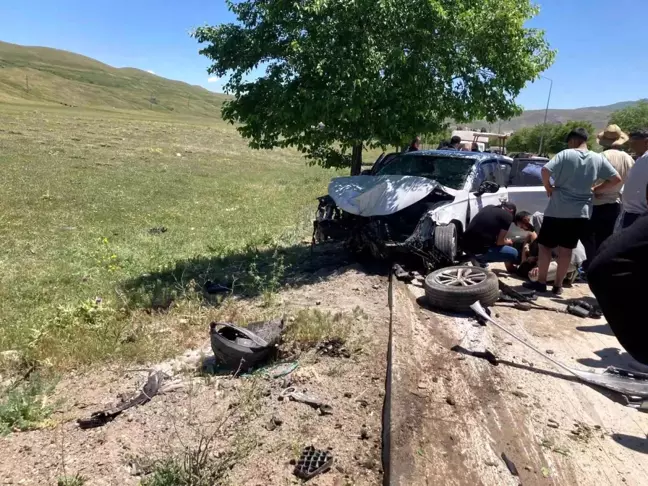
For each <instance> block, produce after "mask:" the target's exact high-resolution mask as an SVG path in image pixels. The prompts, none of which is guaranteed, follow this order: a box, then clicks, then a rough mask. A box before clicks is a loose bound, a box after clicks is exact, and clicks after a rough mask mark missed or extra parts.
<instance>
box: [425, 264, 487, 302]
mask: <svg viewBox="0 0 648 486" xmlns="http://www.w3.org/2000/svg"><path fill="white" fill-rule="evenodd" d="M424 287H425V297H426V298H427V301H428V303H429V304H430V306H432V307H436V308H439V309H444V310H450V311H456V312H466V311H470V306H471V305H472V304H474V303H475V302H476V301H479V302H481V304H482V305H483V306H485V307H486V306H490V305H493V304H494V303H495V302H497V300H498V299H499V283H498V280H497V275H495V274H494V273H493V272H490V271H488V270H486V269H484V268H480V267H472V266H467V265H462V266H456V267H446V268H441V269H439V270H436V271H434V272H432V273H431V274H429V275H428V276H427V277H426V278H425V284H424Z"/></svg>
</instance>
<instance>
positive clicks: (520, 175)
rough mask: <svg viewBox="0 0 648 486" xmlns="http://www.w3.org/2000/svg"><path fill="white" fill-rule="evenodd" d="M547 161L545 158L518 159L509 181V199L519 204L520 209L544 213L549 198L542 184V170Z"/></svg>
mask: <svg viewBox="0 0 648 486" xmlns="http://www.w3.org/2000/svg"><path fill="white" fill-rule="evenodd" d="M546 163H547V161H546V160H544V159H540V160H534V159H526V160H519V161H518V160H516V161H515V163H514V165H513V173H512V174H511V178H510V181H509V188H508V192H509V200H510V201H511V202H512V203H514V204H515V205H516V206H517V209H518V211H529V212H530V213H535V212H536V211H540V212H541V213H544V210H545V208H546V207H547V204H548V203H549V198H548V197H547V192H546V191H545V188H544V186H543V185H542V177H541V176H540V171H541V169H542V167H543V166H544V164H546Z"/></svg>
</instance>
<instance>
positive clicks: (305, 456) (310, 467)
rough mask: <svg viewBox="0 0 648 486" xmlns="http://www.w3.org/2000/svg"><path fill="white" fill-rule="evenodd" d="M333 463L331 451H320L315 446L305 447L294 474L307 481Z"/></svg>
mask: <svg viewBox="0 0 648 486" xmlns="http://www.w3.org/2000/svg"><path fill="white" fill-rule="evenodd" d="M332 465H333V454H331V452H330V451H320V450H318V449H315V447H313V446H308V447H305V448H304V450H303V451H302V453H301V456H299V460H298V461H297V465H296V466H295V470H294V474H295V476H297V477H298V478H301V479H303V480H305V481H307V480H309V479H311V478H314V477H315V476H317V475H318V474H322V473H325V472H326V471H328V470H329V469H331V466H332Z"/></svg>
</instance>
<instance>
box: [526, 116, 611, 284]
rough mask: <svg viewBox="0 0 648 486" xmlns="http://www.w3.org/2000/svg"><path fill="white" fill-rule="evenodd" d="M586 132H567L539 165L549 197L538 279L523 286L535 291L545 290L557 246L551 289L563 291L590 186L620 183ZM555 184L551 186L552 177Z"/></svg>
mask: <svg viewBox="0 0 648 486" xmlns="http://www.w3.org/2000/svg"><path fill="white" fill-rule="evenodd" d="M588 138H589V136H588V134H587V131H586V130H584V129H583V128H576V129H574V130H572V131H571V132H569V134H568V135H567V146H568V147H569V148H568V149H567V150H563V151H562V152H560V153H559V154H558V155H556V156H555V157H554V158H553V159H551V160H550V161H549V162H548V163H547V164H546V165H545V166H544V167H543V168H542V171H541V173H542V184H543V185H544V187H545V190H546V191H547V196H549V204H548V206H547V209H546V210H545V212H544V221H543V224H542V228H541V229H540V234H539V235H538V243H539V244H540V253H539V255H538V281H537V282H525V283H524V284H523V285H524V286H525V287H528V288H530V289H533V290H535V291H537V292H546V291H547V272H548V270H549V264H550V262H551V253H552V250H554V249H555V248H558V268H557V270H556V277H555V280H554V287H553V290H552V292H553V293H554V294H555V295H561V294H562V293H563V288H562V283H563V281H564V279H565V276H566V275H567V271H568V270H569V264H570V263H571V258H572V252H573V250H574V248H576V246H577V244H578V240H580V238H581V237H582V236H583V235H584V234H585V232H586V230H587V224H588V222H589V217H590V213H591V207H592V186H593V185H594V183H595V181H597V180H599V179H602V180H604V181H605V182H603V183H602V184H599V185H597V186H596V188H595V189H594V193H595V194H597V193H598V192H600V191H603V190H605V189H607V188H608V187H611V186H614V185H617V184H618V183H619V182H621V177H619V174H617V171H616V170H615V169H614V167H612V165H611V164H610V162H609V161H608V160H607V159H606V158H605V157H603V156H602V155H601V154H597V153H595V152H592V151H590V150H588V148H587V139H588ZM552 177H553V180H554V183H553V185H552V183H551V178H552Z"/></svg>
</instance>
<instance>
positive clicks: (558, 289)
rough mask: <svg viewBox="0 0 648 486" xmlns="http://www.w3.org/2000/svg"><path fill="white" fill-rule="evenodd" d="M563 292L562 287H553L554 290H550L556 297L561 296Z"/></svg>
mask: <svg viewBox="0 0 648 486" xmlns="http://www.w3.org/2000/svg"><path fill="white" fill-rule="evenodd" d="M564 291H565V289H563V288H562V287H555V286H554V288H553V289H551V292H552V293H553V294H554V295H557V296H561V295H562V294H563V292H564Z"/></svg>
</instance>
